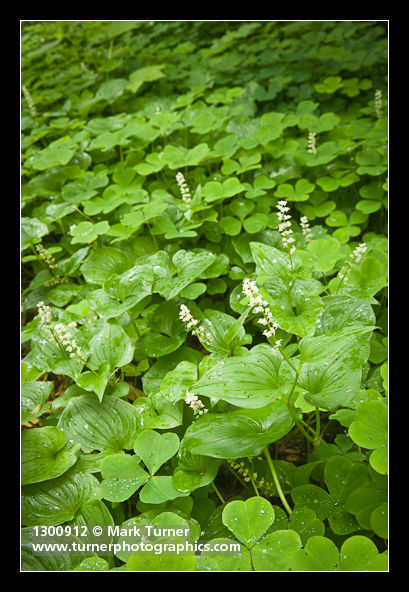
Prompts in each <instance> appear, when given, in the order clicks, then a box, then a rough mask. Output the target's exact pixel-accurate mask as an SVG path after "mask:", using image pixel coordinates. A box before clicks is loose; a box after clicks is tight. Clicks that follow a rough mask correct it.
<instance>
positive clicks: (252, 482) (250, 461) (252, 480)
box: [247, 456, 260, 497]
mask: <svg viewBox="0 0 409 592" xmlns="http://www.w3.org/2000/svg"><path fill="white" fill-rule="evenodd" d="M247 458H248V460H249V463H250V467H251V476H250V481H251V484H252V486H253V489H254V491H255V493H256V495H257V496H258V497H260V494H259V492H258V489H257V486H256V484H255V482H254V479H253V472H254V471H253V461H252V460H251V457H250V456H248V457H247Z"/></svg>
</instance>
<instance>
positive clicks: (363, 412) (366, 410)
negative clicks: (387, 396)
mask: <svg viewBox="0 0 409 592" xmlns="http://www.w3.org/2000/svg"><path fill="white" fill-rule="evenodd" d="M349 434H350V436H351V438H352V439H353V441H354V442H356V443H357V444H358V446H362V447H363V448H369V449H370V450H373V452H372V453H371V455H370V457H369V462H370V463H371V466H372V467H373V468H374V469H375V470H376V471H378V472H379V473H382V474H385V473H387V471H388V408H387V406H386V405H385V403H383V402H382V401H364V402H363V403H360V405H359V406H358V408H357V410H356V414H355V419H354V421H353V422H352V423H351V425H350V426H349Z"/></svg>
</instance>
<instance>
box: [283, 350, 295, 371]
mask: <svg viewBox="0 0 409 592" xmlns="http://www.w3.org/2000/svg"><path fill="white" fill-rule="evenodd" d="M280 352H281V354H282V356H283V358H284V360H285V361H286V362H287V364H288V365H289V366H291V368H292V369H293V370H294V372H297V368H296V367H295V366H294V364H293V363H292V362H291V360H290V358H289V357H288V356H287V354H285V353H284V351H283V350H282V349H280Z"/></svg>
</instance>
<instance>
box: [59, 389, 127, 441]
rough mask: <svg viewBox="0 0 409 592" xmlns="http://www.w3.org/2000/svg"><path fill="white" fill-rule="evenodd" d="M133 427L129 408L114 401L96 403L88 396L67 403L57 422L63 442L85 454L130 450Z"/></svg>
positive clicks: (94, 398) (106, 398)
mask: <svg viewBox="0 0 409 592" xmlns="http://www.w3.org/2000/svg"><path fill="white" fill-rule="evenodd" d="M137 425H138V424H137V414H136V411H135V409H134V408H133V406H132V405H129V404H128V403H127V402H126V401H123V400H122V399H119V398H116V397H105V398H104V400H103V401H102V402H100V401H98V398H97V397H96V395H93V394H91V393H90V394H86V395H80V396H78V397H73V398H72V399H70V401H69V402H68V404H67V406H66V407H65V409H64V411H63V413H62V414H61V417H60V420H59V422H58V427H60V428H61V429H63V430H64V432H65V434H66V436H67V439H68V440H72V441H73V442H74V443H76V444H80V445H81V449H82V450H83V451H85V452H92V451H94V450H99V451H109V452H118V451H121V450H129V449H132V446H133V442H134V439H135V433H136V429H137Z"/></svg>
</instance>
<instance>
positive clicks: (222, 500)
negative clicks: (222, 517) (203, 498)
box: [212, 481, 226, 504]
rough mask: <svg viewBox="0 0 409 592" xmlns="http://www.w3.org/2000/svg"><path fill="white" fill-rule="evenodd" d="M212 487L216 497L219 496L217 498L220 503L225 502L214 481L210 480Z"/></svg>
mask: <svg viewBox="0 0 409 592" xmlns="http://www.w3.org/2000/svg"><path fill="white" fill-rule="evenodd" d="M212 487H213V489H214V491H215V493H216V495H217V497H218V498H219V500H220V501H221V502H222V504H225V503H226V502H225V501H224V499H223V496H222V494H221V493H220V491H219V490H218V489H217V487H216V485H215V483H214V481H212Z"/></svg>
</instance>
